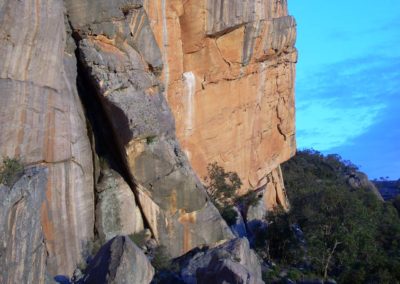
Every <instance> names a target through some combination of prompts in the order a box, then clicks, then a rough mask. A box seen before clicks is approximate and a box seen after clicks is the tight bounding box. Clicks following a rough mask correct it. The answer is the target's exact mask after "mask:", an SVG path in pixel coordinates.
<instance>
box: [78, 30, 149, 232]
mask: <svg viewBox="0 0 400 284" xmlns="http://www.w3.org/2000/svg"><path fill="white" fill-rule="evenodd" d="M74 39H75V41H76V44H77V46H79V41H80V40H81V38H80V36H79V34H77V33H74ZM75 54H76V58H77V61H78V63H77V66H78V76H77V86H78V92H79V96H80V98H81V100H82V104H83V106H84V108H85V113H86V117H87V120H88V122H89V124H90V129H91V130H92V131H93V134H94V145H95V152H96V153H97V155H98V156H99V157H103V158H104V159H106V160H107V162H108V163H109V164H110V167H111V168H112V169H114V170H115V171H116V172H118V173H119V174H120V175H121V176H122V177H123V178H124V180H125V181H126V182H127V184H128V185H129V187H130V188H131V190H132V192H133V194H134V195H135V199H136V203H137V205H138V207H139V210H140V212H141V215H142V218H143V221H144V222H145V224H144V225H145V227H146V228H148V229H150V231H151V232H152V234H153V235H154V232H153V228H152V226H150V223H149V221H148V220H147V218H146V215H145V214H144V212H143V208H142V206H141V204H140V198H139V195H138V192H137V190H136V186H137V185H136V183H135V181H134V179H133V177H132V176H131V174H130V172H129V169H128V166H127V161H126V158H125V156H124V154H123V153H121V151H120V150H119V149H120V145H121V144H126V143H127V142H128V141H129V140H130V138H131V137H130V136H131V134H130V133H129V132H126V135H125V136H122V137H121V136H118V135H117V134H116V133H115V130H114V128H113V126H112V123H111V122H110V120H109V117H108V115H107V114H106V112H105V104H106V102H105V101H103V100H102V96H101V95H100V94H98V92H99V91H98V89H97V84H96V83H95V81H94V79H93V78H92V77H91V76H90V72H89V71H88V69H87V68H88V67H86V66H85V64H84V63H83V62H82V60H81V58H82V57H81V55H80V51H79V48H77V49H76V51H75ZM111 107H113V114H115V115H116V116H118V117H119V121H120V122H121V124H122V125H121V127H125V128H128V129H129V127H128V126H127V125H129V121H128V120H127V118H126V117H125V116H124V114H123V113H121V112H122V111H121V110H119V109H118V108H116V107H114V106H111ZM124 124H125V126H124ZM119 139H120V140H122V141H120V142H119V141H118V140H119ZM95 182H96V181H95ZM132 210H134V209H133V208H132Z"/></svg>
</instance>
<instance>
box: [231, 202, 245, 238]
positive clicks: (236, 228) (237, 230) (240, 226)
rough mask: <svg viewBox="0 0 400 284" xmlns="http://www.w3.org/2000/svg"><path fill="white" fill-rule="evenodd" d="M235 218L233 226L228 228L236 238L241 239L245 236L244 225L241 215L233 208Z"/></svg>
mask: <svg viewBox="0 0 400 284" xmlns="http://www.w3.org/2000/svg"><path fill="white" fill-rule="evenodd" d="M234 210H235V211H236V214H237V218H236V222H235V224H233V225H231V226H230V228H231V230H232V232H233V234H234V235H235V237H237V238H243V237H246V236H247V230H246V224H245V223H244V220H243V216H242V213H241V212H240V210H239V209H238V208H237V207H234Z"/></svg>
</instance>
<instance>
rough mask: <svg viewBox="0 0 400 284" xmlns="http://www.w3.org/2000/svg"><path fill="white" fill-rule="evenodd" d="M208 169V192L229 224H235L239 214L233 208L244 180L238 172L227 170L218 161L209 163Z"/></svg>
mask: <svg viewBox="0 0 400 284" xmlns="http://www.w3.org/2000/svg"><path fill="white" fill-rule="evenodd" d="M207 170H208V176H207V177H206V178H205V180H206V183H207V186H206V189H207V192H208V194H209V196H210V197H211V200H212V201H213V203H214V205H215V206H216V207H217V209H218V210H219V212H220V213H221V216H222V218H224V219H225V221H226V222H227V223H228V225H233V224H234V223H235V222H236V219H237V216H238V215H237V213H236V211H235V210H234V208H233V204H234V203H235V201H236V198H235V193H236V191H237V190H238V189H239V188H240V187H241V186H242V181H241V180H240V178H239V176H238V175H237V173H234V172H225V170H224V169H223V168H222V167H220V166H218V164H217V163H212V164H209V165H208V166H207Z"/></svg>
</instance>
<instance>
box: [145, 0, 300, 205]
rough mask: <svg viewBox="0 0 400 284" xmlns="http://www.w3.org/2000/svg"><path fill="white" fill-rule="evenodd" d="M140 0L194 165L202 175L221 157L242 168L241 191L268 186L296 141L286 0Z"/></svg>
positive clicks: (292, 26)
mask: <svg viewBox="0 0 400 284" xmlns="http://www.w3.org/2000/svg"><path fill="white" fill-rule="evenodd" d="M144 2H145V5H144V7H145V9H146V11H147V12H148V14H149V17H150V24H151V26H152V28H153V31H154V33H155V38H156V40H157V42H158V45H159V46H160V47H161V51H162V53H163V57H164V62H165V68H164V69H163V78H164V79H163V81H164V84H165V95H166V97H167V98H168V102H169V104H170V106H171V108H172V111H173V113H174V116H175V118H176V124H177V136H178V138H179V140H180V142H181V143H182V147H183V149H184V150H185V152H186V154H187V155H188V157H189V160H190V162H191V164H192V165H193V167H194V169H195V170H196V172H197V173H198V175H199V176H200V177H204V176H205V175H206V174H207V172H206V167H207V164H208V163H211V162H218V163H219V164H220V165H221V166H223V167H224V168H225V169H226V170H228V171H234V172H237V173H238V174H239V176H240V178H241V179H242V180H243V181H244V186H243V189H242V193H244V192H245V191H246V190H247V189H248V188H254V189H256V188H260V187H262V186H265V185H266V184H267V183H268V177H267V176H268V174H270V173H271V172H272V171H274V170H275V169H276V168H277V167H278V166H279V164H280V163H282V162H284V161H286V160H287V159H288V158H290V157H291V156H292V155H293V154H294V153H295V149H296V144H295V137H294V132H295V127H294V111H295V109H294V76H295V63H296V60H297V51H296V49H295V48H294V43H295V39H296V23H295V20H294V19H293V17H291V16H288V10H287V1H276V0H265V1H256V0H246V1H241V0H240V1H239V0H238V1H236V0H235V1H224V0H203V1H195V0H189V1H181V0H173V1H165V0H164V1H151V0H145V1H144ZM278 190H279V189H278ZM276 195H282V193H281V192H278V191H277V192H276ZM282 203H286V201H283V200H282ZM272 205H273V204H270V205H269V206H270V207H271V206H272Z"/></svg>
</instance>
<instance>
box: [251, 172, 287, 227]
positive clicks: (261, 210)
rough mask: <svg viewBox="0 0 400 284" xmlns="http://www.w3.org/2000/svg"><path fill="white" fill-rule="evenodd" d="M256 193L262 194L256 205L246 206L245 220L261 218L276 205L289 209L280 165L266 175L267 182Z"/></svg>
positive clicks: (276, 206)
mask: <svg viewBox="0 0 400 284" xmlns="http://www.w3.org/2000/svg"><path fill="white" fill-rule="evenodd" d="M258 194H259V195H262V197H261V200H260V201H259V202H258V203H257V205H255V206H250V208H248V210H247V214H246V220H247V222H251V221H252V220H262V219H264V217H265V214H266V213H268V211H272V210H274V209H276V208H278V207H280V208H282V209H283V210H289V201H288V198H287V196H286V191H285V185H284V183H283V178H282V171H281V168H280V167H278V168H276V169H275V170H273V171H272V172H271V173H270V174H268V175H267V184H266V185H265V186H264V187H262V188H261V189H260V190H258Z"/></svg>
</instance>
